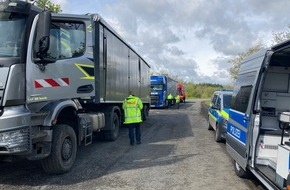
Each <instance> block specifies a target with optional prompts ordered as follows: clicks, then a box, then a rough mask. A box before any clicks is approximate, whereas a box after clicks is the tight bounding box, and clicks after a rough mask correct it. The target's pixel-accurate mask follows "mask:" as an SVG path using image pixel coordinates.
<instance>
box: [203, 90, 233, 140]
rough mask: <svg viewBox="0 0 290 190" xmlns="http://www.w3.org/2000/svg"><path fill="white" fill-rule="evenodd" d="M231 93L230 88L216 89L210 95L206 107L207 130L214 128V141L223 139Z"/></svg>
mask: <svg viewBox="0 0 290 190" xmlns="http://www.w3.org/2000/svg"><path fill="white" fill-rule="evenodd" d="M232 94H233V91H232V90H218V91H215V92H214V93H213V95H212V99H211V102H210V105H209V108H208V122H209V124H208V130H215V132H216V135H215V140H216V142H222V141H223V140H225V135H226V133H227V120H228V118H229V108H230V105H231V99H232Z"/></svg>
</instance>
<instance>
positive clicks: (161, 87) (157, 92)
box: [150, 75, 178, 108]
mask: <svg viewBox="0 0 290 190" xmlns="http://www.w3.org/2000/svg"><path fill="white" fill-rule="evenodd" d="M150 84H151V92H150V96H151V104H150V105H151V107H152V108H166V107H167V105H166V98H167V96H168V95H169V94H171V95H173V96H175V94H176V93H177V84H178V82H177V81H175V80H173V79H171V78H170V77H168V76H162V75H160V76H151V77H150Z"/></svg>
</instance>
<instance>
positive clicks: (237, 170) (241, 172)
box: [234, 161, 250, 178]
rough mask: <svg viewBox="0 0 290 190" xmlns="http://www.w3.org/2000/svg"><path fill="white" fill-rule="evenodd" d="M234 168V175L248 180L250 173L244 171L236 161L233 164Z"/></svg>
mask: <svg viewBox="0 0 290 190" xmlns="http://www.w3.org/2000/svg"><path fill="white" fill-rule="evenodd" d="M234 167H235V173H236V174H237V176H239V177H240V178H248V177H249V175H250V173H249V171H248V170H246V171H245V170H244V169H243V168H242V167H241V166H240V165H239V164H238V163H237V162H236V161H235V163H234Z"/></svg>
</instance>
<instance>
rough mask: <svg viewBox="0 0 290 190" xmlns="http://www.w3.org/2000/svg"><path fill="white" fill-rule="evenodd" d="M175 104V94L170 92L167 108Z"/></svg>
mask: <svg viewBox="0 0 290 190" xmlns="http://www.w3.org/2000/svg"><path fill="white" fill-rule="evenodd" d="M172 104H173V96H172V94H171V93H170V94H168V96H167V108H170V106H171V105H172Z"/></svg>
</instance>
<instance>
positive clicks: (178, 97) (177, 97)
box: [175, 94, 180, 104]
mask: <svg viewBox="0 0 290 190" xmlns="http://www.w3.org/2000/svg"><path fill="white" fill-rule="evenodd" d="M175 101H176V103H177V104H178V103H179V102H180V96H179V95H178V94H177V95H176V97H175Z"/></svg>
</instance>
